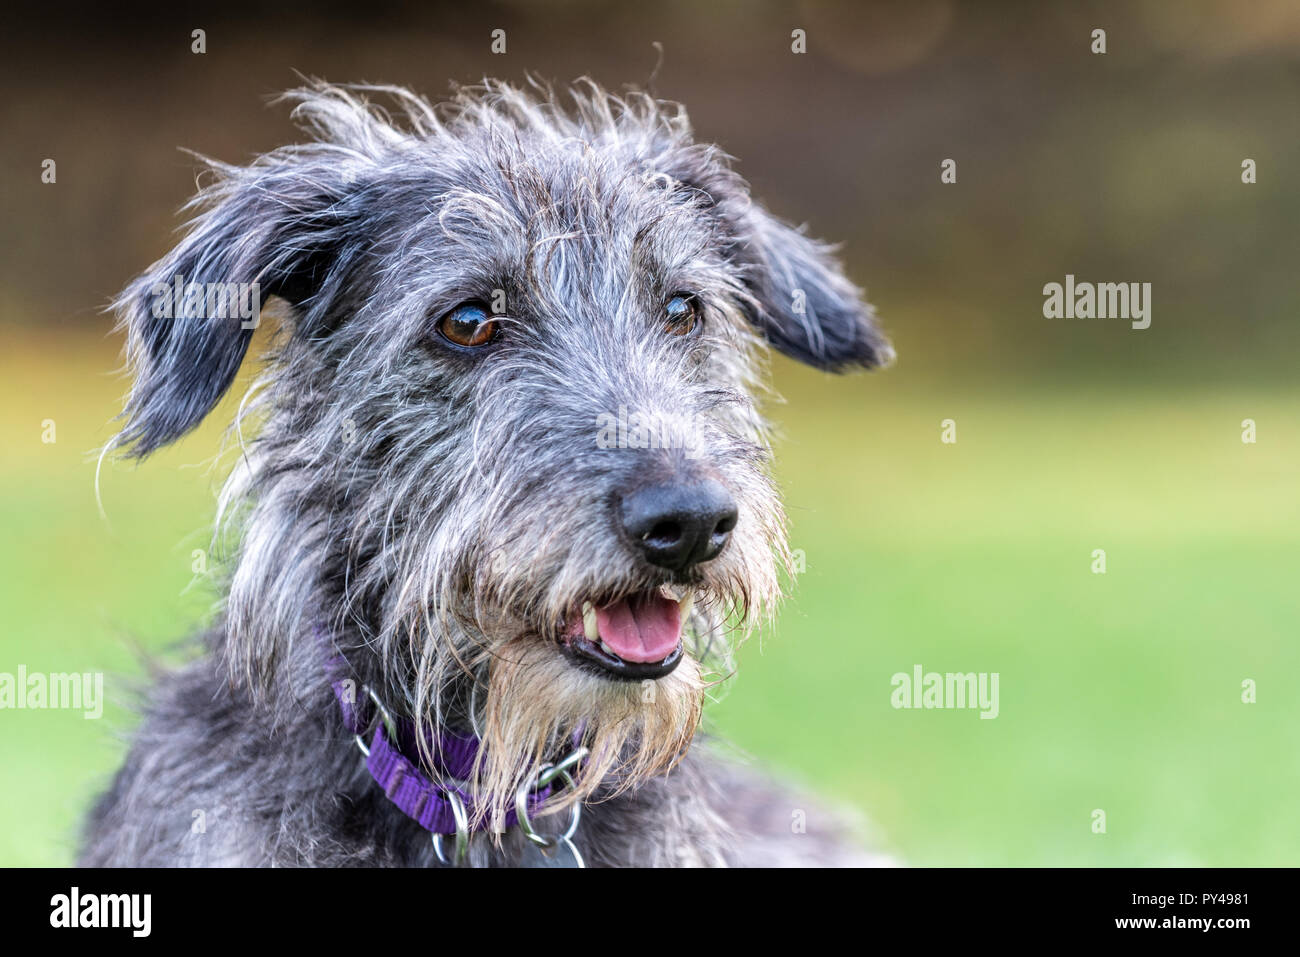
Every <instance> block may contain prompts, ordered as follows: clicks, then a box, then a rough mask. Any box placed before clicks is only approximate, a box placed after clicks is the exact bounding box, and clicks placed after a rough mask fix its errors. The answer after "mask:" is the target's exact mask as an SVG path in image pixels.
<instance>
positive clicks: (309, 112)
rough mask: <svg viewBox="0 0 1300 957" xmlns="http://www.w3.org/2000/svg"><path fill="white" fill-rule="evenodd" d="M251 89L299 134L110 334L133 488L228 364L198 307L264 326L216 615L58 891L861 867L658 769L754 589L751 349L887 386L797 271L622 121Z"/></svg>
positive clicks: (807, 273)
mask: <svg viewBox="0 0 1300 957" xmlns="http://www.w3.org/2000/svg"><path fill="white" fill-rule="evenodd" d="M285 96H286V97H287V98H288V99H289V100H290V101H291V102H292V103H293V114H294V117H295V119H296V120H297V121H298V122H299V123H300V124H301V125H302V127H303V128H304V129H305V130H306V131H307V132H308V133H309V134H310V140H309V142H306V143H303V144H299V145H291V146H285V147H282V148H279V149H276V150H273V151H272V152H270V153H267V154H265V155H263V156H261V157H259V158H258V159H256V160H255V161H253V162H252V163H250V164H249V165H247V166H242V167H240V166H230V165H225V164H221V163H215V162H212V161H207V162H210V163H211V166H212V170H213V171H214V173H215V176H214V180H213V181H212V182H211V183H210V184H208V185H206V186H205V187H203V188H202V189H201V191H200V192H199V194H198V195H197V196H196V198H195V199H194V200H193V202H192V204H191V205H192V208H193V209H195V210H197V214H196V216H195V218H194V219H193V220H192V221H191V223H190V224H189V226H188V229H187V232H186V233H185V235H184V237H183V239H182V240H181V241H180V243H179V244H178V245H177V246H176V248H175V249H173V250H172V251H171V252H170V253H168V254H167V255H166V256H165V257H164V258H162V259H161V260H160V261H158V262H157V263H155V264H154V265H153V266H152V267H151V268H150V269H149V270H148V271H147V272H146V273H145V274H144V275H143V276H141V277H140V278H138V279H137V280H135V281H134V282H133V283H131V284H130V285H129V286H128V287H127V288H126V289H125V291H124V292H123V293H122V294H121V295H120V297H119V298H118V299H117V301H116V302H115V303H114V308H115V309H116V310H117V312H118V314H119V316H120V318H121V326H122V327H124V329H125V332H126V336H127V358H128V363H129V366H130V369H131V371H132V374H133V382H132V386H131V390H130V393H129V395H128V397H127V399H126V403H125V408H124V411H123V413H122V419H123V425H122V428H121V430H120V432H119V433H118V435H117V436H116V438H115V439H114V440H113V441H112V442H111V443H110V444H109V446H108V447H107V448H106V449H105V452H106V453H108V452H116V453H118V454H123V455H127V456H133V457H137V458H140V457H144V456H147V455H148V454H149V453H151V452H153V451H154V450H156V449H158V448H160V447H161V446H164V445H166V444H168V443H170V442H172V441H173V440H175V439H177V438H178V437H180V436H182V435H184V434H186V433H187V432H189V431H190V430H191V429H193V428H194V427H195V426H196V425H197V424H198V423H199V422H200V421H201V420H202V419H204V417H205V416H206V415H207V414H208V413H209V412H211V411H212V409H213V408H214V406H215V405H216V404H217V402H218V401H219V400H220V399H221V398H222V396H223V395H224V394H225V393H226V392H227V390H228V389H230V387H231V385H232V383H233V382H234V380H235V378H236V376H237V373H238V371H239V369H240V367H241V365H242V364H243V362H244V359H245V354H246V353H247V351H248V350H249V346H250V342H251V340H252V337H253V334H254V328H253V327H254V326H255V325H256V318H255V314H256V313H257V312H258V310H257V309H254V310H252V311H251V312H244V313H240V312H238V311H237V310H235V309H233V308H221V309H219V310H217V312H215V313H214V311H213V309H214V300H213V296H212V295H211V291H212V289H214V288H215V289H218V290H223V289H225V290H235V291H236V292H237V293H238V292H239V291H240V290H244V291H246V292H249V295H250V296H251V297H252V298H254V299H255V300H256V299H260V298H261V297H267V298H271V297H274V299H276V300H279V301H280V302H281V303H283V304H286V307H285V308H284V309H283V314H282V316H281V321H280V322H279V323H278V324H277V330H276V332H275V334H274V335H273V336H272V337H271V340H270V345H269V346H268V349H267V354H266V356H265V357H264V363H263V367H262V368H263V371H262V372H261V373H260V375H259V376H258V378H257V379H256V380H255V381H254V383H253V385H252V387H251V389H250V392H249V395H248V397H247V398H246V399H245V402H244V403H243V405H242V406H241V408H240V411H239V414H238V417H237V421H236V423H235V425H234V426H233V427H232V430H231V432H232V434H233V435H234V436H236V437H237V440H238V443H239V449H238V456H237V463H236V464H235V466H234V467H233V469H232V472H231V475H230V477H229V479H228V480H227V482H226V484H225V486H224V488H223V490H222V493H221V495H220V501H219V508H218V523H217V525H218V536H219V538H220V540H221V541H227V542H233V543H234V545H233V547H232V548H231V549H230V551H229V555H228V558H227V560H226V561H225V562H224V563H223V567H224V569H225V571H224V572H223V576H224V577H223V581H222V587H223V593H224V602H223V604H222V608H221V611H220V613H219V615H218V620H217V621H216V623H215V625H214V626H213V627H212V628H211V629H210V630H208V631H207V632H206V633H205V634H204V635H203V636H202V639H201V642H200V644H201V653H200V654H199V655H198V656H197V657H196V658H195V659H194V660H192V661H191V662H190V663H189V664H187V665H185V666H183V667H180V668H179V669H178V670H176V671H174V672H171V673H169V674H167V675H166V676H165V677H163V678H162V679H161V680H160V683H158V684H157V686H156V687H155V688H154V689H153V690H152V691H151V692H150V693H149V696H148V697H149V700H148V702H147V704H146V706H145V708H144V711H145V716H144V718H143V721H142V725H141V727H140V729H139V730H138V732H136V733H135V735H134V738H133V741H132V744H131V747H130V749H129V754H128V756H127V758H126V761H125V765H124V766H123V767H122V768H121V769H120V771H119V772H118V773H117V775H116V777H115V779H114V780H113V782H112V784H111V786H110V787H109V788H108V790H107V792H106V793H105V794H104V795H103V796H102V797H101V798H100V799H99V800H98V802H97V804H96V806H95V807H94V809H93V811H92V813H91V814H90V818H89V821H88V824H87V827H86V836H85V841H84V845H83V850H82V853H81V861H82V863H84V864H87V865H199V866H206V865H294V866H347V865H361V866H379V865H395V866H435V865H450V866H456V865H475V866H524V865H533V864H537V865H544V866H565V865H571V864H585V865H588V866H679V865H706V866H714V865H769V864H856V863H872V862H874V861H876V860H877V858H876V857H875V856H874V855H873V854H872V853H871V852H870V851H866V850H863V849H862V848H863V845H861V844H859V842H858V839H857V837H856V836H855V835H854V833H853V830H852V827H851V826H850V825H846V824H845V823H844V818H843V816H841V815H839V814H836V813H831V812H827V811H824V810H821V809H819V807H818V805H816V804H815V803H810V802H809V801H807V800H806V799H805V798H804V797H803V796H802V795H801V794H799V793H797V791H796V790H794V789H791V788H789V787H786V786H783V785H780V784H777V783H774V782H772V781H769V780H768V779H766V778H765V777H764V776H763V775H761V774H759V773H758V772H756V771H754V770H752V769H751V768H750V767H749V766H748V765H747V763H746V762H743V761H741V760H739V759H736V758H734V757H728V756H727V755H726V754H725V753H724V751H723V749H721V748H720V747H718V746H716V745H715V744H712V743H710V742H705V741H701V742H696V746H695V747H693V748H691V747H689V746H690V745H691V743H692V739H693V737H694V736H695V732H696V729H697V725H698V723H699V720H700V714H701V704H702V702H703V700H704V698H705V696H706V695H707V694H708V693H709V690H710V689H711V688H712V687H714V686H715V685H716V684H717V683H718V682H720V681H722V680H724V679H725V678H726V677H727V676H729V675H730V674H731V672H732V669H733V665H732V654H733V648H734V647H735V645H736V644H737V643H738V642H739V641H741V640H742V639H743V638H744V637H745V635H746V634H748V633H749V632H750V630H751V629H752V628H753V627H754V626H755V623H756V622H761V621H763V620H764V619H765V618H767V617H769V616H770V614H771V611H772V608H773V606H774V604H775V602H776V601H777V599H778V597H779V595H780V592H781V584H780V582H781V568H782V565H783V564H784V565H786V566H787V568H788V563H789V551H788V548H787V545H786V539H785V519H784V517H783V513H782V508H781V503H780V500H779V497H778V493H777V490H776V488H775V487H774V484H773V481H772V479H771V477H770V475H769V465H770V459H771V452H770V444H769V439H768V432H767V427H766V426H765V423H764V420H763V419H762V417H761V415H760V411H759V408H758V399H759V398H760V397H761V396H762V395H763V389H764V385H763V383H764V381H765V376H766V365H767V359H768V353H769V350H771V349H775V350H777V351H779V352H781V353H784V354H785V355H787V356H791V357H793V358H795V359H797V360H800V361H802V362H804V363H808V364H810V365H812V366H815V367H817V368H818V369H822V370H827V371H831V372H841V371H846V370H850V369H854V368H873V367H878V366H881V365H884V364H885V363H887V362H888V361H889V360H890V359H891V357H892V354H893V353H892V350H891V347H890V345H889V344H888V342H887V340H886V338H885V336H884V335H883V334H882V332H881V331H880V330H879V328H878V326H877V323H876V320H875V317H874V313H873V311H872V309H871V308H870V306H868V305H867V304H866V302H865V301H864V299H863V294H862V291H861V290H860V289H859V288H858V287H857V286H855V285H854V284H853V283H852V282H851V281H850V280H849V279H848V278H847V277H846V276H845V274H844V272H843V270H842V268H841V266H840V265H839V264H838V262H837V260H836V258H835V256H834V252H833V250H832V249H831V248H830V247H828V246H826V245H824V244H822V243H820V242H818V241H815V240H813V239H811V238H809V237H808V236H807V235H805V234H804V233H803V232H802V231H801V230H799V229H796V228H794V227H792V226H790V225H788V224H786V223H784V222H782V221H780V220H778V219H777V218H775V217H774V216H773V215H772V214H771V213H769V212H768V211H767V210H766V209H765V208H764V207H763V206H762V205H760V204H759V203H757V202H755V201H752V200H751V199H750V196H749V190H748V186H747V184H746V182H745V181H744V180H743V179H742V178H741V176H740V175H738V174H737V173H736V172H735V171H734V170H733V168H732V165H731V158H730V157H728V156H727V155H726V154H725V153H723V152H722V151H721V150H720V149H719V148H718V147H716V146H712V145H708V144H703V143H697V142H695V140H694V138H693V134H692V130H691V126H690V122H689V119H688V117H687V114H686V112H685V110H684V109H683V108H682V107H681V106H679V105H677V104H673V103H667V102H663V101H660V100H657V99H655V98H654V97H652V96H651V95H649V94H648V93H646V92H643V91H636V90H633V91H630V92H627V93H624V94H620V95H615V94H612V93H610V92H607V91H606V90H604V89H603V88H601V87H600V86H598V85H597V84H596V83H594V82H592V81H586V80H583V81H578V82H577V83H575V84H573V85H571V86H568V87H566V88H564V89H562V90H560V91H556V90H554V89H553V88H551V87H548V86H546V85H544V84H541V83H540V82H537V81H531V82H530V83H527V84H524V85H512V84H508V83H505V82H499V81H485V82H484V83H483V84H482V85H479V86H474V87H468V88H458V89H456V90H455V91H454V92H453V95H452V96H451V97H450V99H449V100H447V101H446V102H443V103H440V104H437V105H434V104H431V103H430V102H429V101H427V100H425V99H423V98H420V97H418V96H416V95H414V94H412V93H410V92H408V91H406V90H403V89H399V88H392V87H375V86H349V87H339V86H334V85H329V84H326V83H324V82H321V81H308V83H307V85H305V86H304V87H303V88H301V89H298V90H295V91H292V92H290V93H288V94H286V95H285ZM394 117H396V118H394ZM193 289H199V290H200V292H199V293H198V294H197V295H194V296H192V297H191V296H189V295H188V294H185V293H184V290H193ZM203 290H206V291H207V294H206V295H205V294H204V292H203ZM173 293H176V294H181V295H180V299H181V300H182V301H175V300H176V299H177V296H176V295H173ZM169 298H170V300H171V301H165V300H168V299H169ZM241 301H242V300H241ZM246 315H254V319H253V321H247V320H246V319H245V318H243V317H244V316H246ZM796 720H797V719H796Z"/></svg>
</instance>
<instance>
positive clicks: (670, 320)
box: [664, 293, 702, 336]
mask: <svg viewBox="0 0 1300 957" xmlns="http://www.w3.org/2000/svg"><path fill="white" fill-rule="evenodd" d="M701 318H702V317H701V315H700V301H699V300H698V299H696V298H695V297H694V296H691V295H687V294H686V293H678V294H677V295H675V296H673V297H672V298H671V299H669V300H668V302H666V303H665V304H664V331H665V332H667V333H668V334H669V335H674V336H687V335H690V334H691V333H692V332H694V331H695V329H696V327H697V326H699V324H700V320H701Z"/></svg>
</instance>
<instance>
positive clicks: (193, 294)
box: [112, 148, 356, 457]
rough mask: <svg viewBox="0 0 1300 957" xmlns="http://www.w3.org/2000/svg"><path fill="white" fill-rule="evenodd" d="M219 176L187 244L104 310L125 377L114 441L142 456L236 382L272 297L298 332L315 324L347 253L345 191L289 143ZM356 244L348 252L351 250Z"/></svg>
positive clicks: (220, 169)
mask: <svg viewBox="0 0 1300 957" xmlns="http://www.w3.org/2000/svg"><path fill="white" fill-rule="evenodd" d="M212 166H213V167H214V169H215V170H216V171H217V173H218V176H219V177H220V178H219V179H218V181H217V182H216V183H215V184H213V185H212V186H209V187H207V188H206V189H204V190H203V191H202V192H200V193H199V195H198V196H197V197H195V199H194V200H193V201H192V202H191V203H190V205H189V207H187V208H199V209H202V210H203V212H201V213H200V214H199V215H198V216H197V217H196V218H195V219H194V220H193V221H192V222H191V223H190V224H189V226H188V227H187V230H188V231H187V233H186V235H185V238H184V239H183V240H181V242H180V244H179V245H177V247H176V248H175V249H173V250H172V251H171V252H170V253H168V254H167V255H166V256H164V257H163V258H162V259H160V260H159V261H158V262H156V263H154V264H153V266H151V267H150V268H149V270H148V271H147V272H145V274H144V275H142V276H140V277H139V278H138V279H136V280H135V281H134V282H132V283H131V284H130V285H129V286H127V288H126V289H125V290H124V291H123V292H122V294H121V295H120V296H119V297H118V299H117V301H116V302H115V303H114V307H115V308H116V310H117V312H118V315H119V317H120V325H121V326H124V327H125V328H126V331H127V355H128V359H129V361H130V365H131V367H132V371H133V373H134V376H135V381H134V384H133V386H132V389H131V393H130V396H129V397H128V399H127V404H126V410H125V411H124V412H123V417H124V418H125V419H126V425H125V426H124V427H123V429H122V431H121V433H119V435H118V436H117V437H116V438H115V439H114V440H113V442H112V445H113V446H114V447H120V448H128V449H129V450H130V454H131V455H134V456H136V457H143V456H145V455H147V454H149V453H150V452H152V451H154V450H155V449H157V448H158V447H160V446H162V445H165V444H167V443H168V442H172V441H174V440H175V439H178V438H180V437H181V436H182V435H184V434H185V433H187V432H189V431H190V430H191V429H193V428H194V427H195V426H196V425H198V424H199V422H200V421H201V420H202V419H203V417H204V416H206V415H207V414H208V413H209V412H210V411H211V410H212V408H213V407H214V406H215V405H216V404H217V402H218V401H219V400H220V398H221V397H222V395H224V394H225V392H226V390H227V389H229V388H230V384H231V382H233V381H234V378H235V374H236V373H237V372H238V370H239V366H240V363H241V362H242V361H243V359H244V354H245V353H246V352H247V351H248V344H249V342H250V340H251V339H252V336H253V329H254V327H255V326H256V325H257V321H258V310H259V307H260V305H261V303H262V302H263V301H265V299H266V297H267V296H270V295H275V296H279V297H281V298H283V299H285V300H287V301H288V302H289V303H290V304H291V305H293V306H295V307H298V311H299V313H300V314H299V316H298V321H297V323H296V329H295V332H296V333H300V332H301V331H303V329H304V328H310V327H311V326H312V325H313V324H314V323H318V322H319V321H320V319H321V314H322V313H323V311H324V309H325V308H326V307H327V306H328V299H329V297H328V296H326V295H318V294H320V293H322V291H323V288H322V287H323V286H325V285H327V284H333V283H337V281H338V279H339V277H340V275H341V272H342V270H343V268H344V267H345V265H346V264H345V262H344V259H345V255H344V250H345V249H346V248H348V244H347V242H346V237H347V236H348V232H349V231H348V228H347V219H348V216H347V215H346V213H345V204H344V203H342V202H341V200H342V199H343V197H344V191H345V189H346V188H347V187H346V184H345V182H344V181H343V179H342V178H341V177H339V176H338V174H337V172H335V171H333V170H331V169H330V168H329V167H328V166H327V165H324V164H321V163H319V162H314V163H310V164H309V163H308V162H307V161H306V160H305V159H304V157H303V154H300V153H296V152H294V151H293V150H292V148H289V149H286V150H282V151H277V152H275V153H270V154H267V155H266V156H264V157H262V158H260V159H259V160H257V161H256V162H255V163H253V164H252V165H251V166H248V167H243V168H240V167H230V166H224V165H220V164H215V163H214V164H212ZM355 251H356V250H355V248H352V253H353V254H355Z"/></svg>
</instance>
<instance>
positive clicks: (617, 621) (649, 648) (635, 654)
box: [596, 592, 682, 662]
mask: <svg viewBox="0 0 1300 957" xmlns="http://www.w3.org/2000/svg"><path fill="white" fill-rule="evenodd" d="M596 627H597V628H598V629H599V631H600V637H601V638H602V639H603V640H604V642H605V644H607V645H609V647H610V648H612V649H613V651H614V654H616V655H618V656H619V657H620V658H622V659H623V660H624V661H637V662H647V661H663V660H664V659H665V658H667V657H668V656H669V655H671V654H672V653H673V649H675V648H676V647H677V642H678V641H680V640H681V637H682V623H681V615H680V613H679V609H678V607H677V602H675V601H671V600H669V599H667V598H665V597H663V596H662V595H660V594H659V593H658V592H653V593H651V594H648V595H634V596H633V597H631V598H625V599H623V600H622V601H616V602H614V603H613V604H612V605H598V606H596Z"/></svg>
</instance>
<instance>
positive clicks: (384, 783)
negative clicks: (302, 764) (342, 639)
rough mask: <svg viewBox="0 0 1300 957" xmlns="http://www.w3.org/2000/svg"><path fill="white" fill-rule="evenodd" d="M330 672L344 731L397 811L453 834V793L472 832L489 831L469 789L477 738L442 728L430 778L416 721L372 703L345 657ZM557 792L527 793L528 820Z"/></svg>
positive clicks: (330, 663)
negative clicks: (368, 736)
mask: <svg viewBox="0 0 1300 957" xmlns="http://www.w3.org/2000/svg"><path fill="white" fill-rule="evenodd" d="M322 640H323V638H322ZM326 671H327V673H328V675H329V678H330V684H331V685H332V686H333V688H334V697H335V699H336V700H337V701H338V703H339V709H340V710H341V711H342V714H343V726H344V727H345V728H347V730H348V733H350V734H352V735H354V736H356V739H357V743H358V744H359V745H362V751H363V752H365V755H366V770H367V771H369V772H370V776H371V777H372V778H374V779H375V783H376V784H378V785H379V786H380V788H382V789H383V792H384V794H385V795H387V796H388V800H390V801H392V802H393V803H394V804H395V805H397V808H398V810H400V811H401V812H402V813H403V814H405V815H406V816H407V817H409V818H410V819H411V820H413V821H415V822H416V823H417V824H419V825H420V827H422V828H424V829H425V830H426V831H430V832H432V833H433V834H446V835H450V834H455V833H456V809H455V806H454V799H453V798H452V797H449V794H452V793H454V794H455V796H456V797H458V798H459V799H460V801H461V802H462V803H463V805H464V807H465V810H466V811H467V812H468V817H469V820H470V821H471V822H477V823H472V824H471V831H485V830H487V829H488V826H489V822H488V819H487V816H486V815H485V814H480V813H478V812H479V811H480V810H481V803H482V802H481V801H480V799H479V798H478V797H477V796H476V795H475V794H474V792H473V791H471V790H470V789H469V788H468V786H467V784H466V780H467V779H468V777H469V775H470V771H471V770H472V768H473V767H474V760H475V758H477V757H478V753H479V748H480V746H481V745H480V742H479V739H478V738H477V737H475V736H474V735H469V736H466V737H462V736H460V735H458V734H456V733H454V732H452V731H451V730H450V729H447V728H441V727H440V728H438V729H437V732H436V739H435V740H431V741H429V743H430V744H431V745H432V747H430V748H429V749H428V750H429V752H430V753H431V754H432V758H433V767H432V768H430V769H429V771H430V772H432V773H431V774H429V773H426V771H425V768H424V766H423V764H422V761H421V758H420V756H419V749H418V747H417V738H416V728H415V722H414V721H412V720H411V719H410V718H403V717H396V718H394V717H392V716H390V715H388V714H386V713H385V712H386V710H387V709H383V708H382V706H380V705H379V704H378V702H377V700H372V699H371V698H370V697H369V692H368V691H367V690H366V689H364V688H360V686H359V685H358V683H357V682H356V681H355V680H354V679H351V678H347V677H345V675H347V674H348V665H347V659H346V658H344V657H343V655H342V654H336V655H333V656H332V657H330V658H329V659H328V660H327V662H326ZM363 696H364V697H363ZM376 711H380V712H381V718H382V720H379V721H374V719H375V712H376ZM372 722H373V723H374V724H375V732H374V736H373V737H372V738H371V739H370V746H369V748H368V749H367V748H366V747H365V746H364V745H363V744H362V737H361V736H362V735H363V734H364V733H365V731H366V729H367V728H368V727H369V726H370V725H371V723H372ZM555 787H556V784H555V783H551V784H547V785H544V786H542V787H539V788H536V789H535V790H533V791H532V792H531V793H530V794H529V796H528V799H527V807H528V816H529V817H530V818H532V817H535V816H536V814H537V812H538V811H539V810H540V809H541V807H542V805H543V804H545V803H546V800H547V798H549V797H550V796H551V793H552V792H553V790H554V788H555ZM516 823H518V818H517V816H516V812H515V810H514V808H513V807H512V808H511V809H510V810H509V811H508V812H507V813H506V827H508V828H509V827H514V826H515V824H516Z"/></svg>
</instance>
